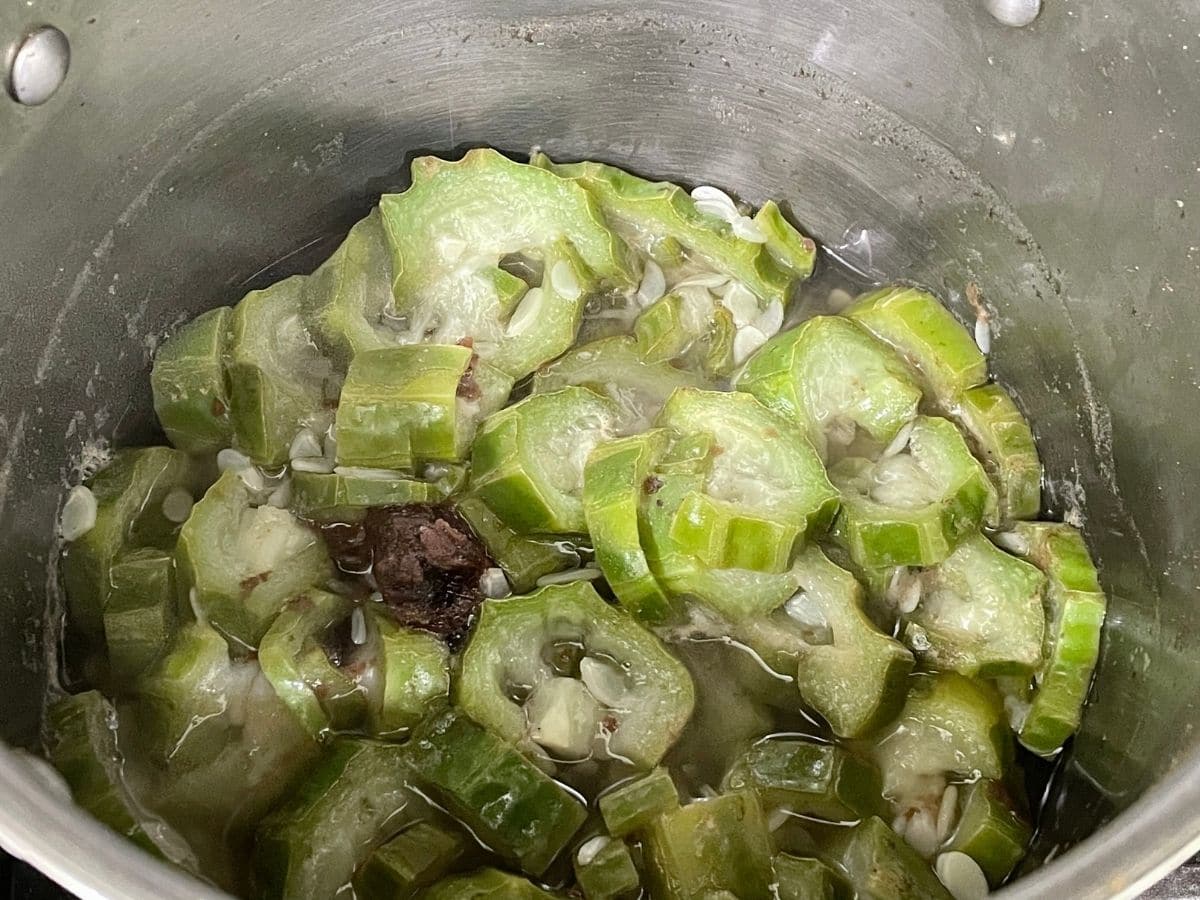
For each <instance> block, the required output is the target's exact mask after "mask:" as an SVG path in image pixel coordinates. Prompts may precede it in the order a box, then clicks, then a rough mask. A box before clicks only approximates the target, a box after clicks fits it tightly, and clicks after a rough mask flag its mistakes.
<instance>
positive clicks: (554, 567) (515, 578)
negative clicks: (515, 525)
mask: <svg viewBox="0 0 1200 900" xmlns="http://www.w3.org/2000/svg"><path fill="white" fill-rule="evenodd" d="M454 508H455V509H456V510H457V511H458V514H459V515H461V516H462V517H463V518H464V519H466V520H467V522H468V524H470V526H471V530H472V531H474V532H475V534H476V536H477V537H478V538H479V539H480V540H481V541H483V543H484V544H485V545H486V546H487V552H488V556H490V557H491V558H492V559H494V560H495V561H496V564H497V565H499V566H500V568H502V569H503V570H504V574H505V575H506V576H507V577H508V581H509V583H510V584H511V585H512V589H513V591H514V592H515V593H518V594H524V593H527V592H528V591H531V590H533V588H534V587H535V586H536V585H537V580H538V579H539V578H541V577H542V576H543V575H550V574H552V573H554V572H561V571H562V570H563V569H570V568H574V567H576V566H578V565H579V554H578V553H576V552H575V551H574V550H573V549H571V547H570V546H569V545H567V544H565V543H564V542H562V541H554V540H549V539H548V540H545V541H541V540H536V539H533V538H528V537H523V536H522V535H519V534H517V532H516V531H514V530H513V529H512V528H510V527H509V526H508V525H506V524H505V523H504V521H503V520H502V519H501V518H500V517H499V516H497V515H496V514H495V513H494V512H492V511H491V509H490V508H489V507H488V505H487V504H486V503H484V502H483V501H482V500H481V499H479V497H477V496H475V495H474V494H471V495H468V496H466V497H463V498H462V499H460V500H459V501H458V502H457V503H456V504H455V506H454Z"/></svg>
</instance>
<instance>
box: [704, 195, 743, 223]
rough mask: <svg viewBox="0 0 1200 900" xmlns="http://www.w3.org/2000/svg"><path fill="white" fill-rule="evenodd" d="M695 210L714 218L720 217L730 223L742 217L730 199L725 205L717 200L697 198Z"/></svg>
mask: <svg viewBox="0 0 1200 900" xmlns="http://www.w3.org/2000/svg"><path fill="white" fill-rule="evenodd" d="M696 212H699V213H703V214H704V215H706V216H712V217H713V218H715V219H721V220H722V221H723V222H728V223H729V224H730V225H732V224H733V223H734V222H736V221H737V220H738V219H740V218H741V217H742V214H741V213H740V212H738V211H737V207H736V206H734V205H733V202H732V201H730V205H729V206H726V205H725V204H724V203H721V202H719V201H717V200H697V201H696Z"/></svg>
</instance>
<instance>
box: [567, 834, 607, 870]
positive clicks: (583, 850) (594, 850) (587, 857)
mask: <svg viewBox="0 0 1200 900" xmlns="http://www.w3.org/2000/svg"><path fill="white" fill-rule="evenodd" d="M610 840H612V839H611V838H610V837H609V836H608V835H606V834H598V835H596V836H595V837H594V838H590V839H589V840H586V841H584V842H583V843H582V844H580V845H579V852H578V853H577V854H576V856H575V858H576V859H577V860H579V864H580V865H581V866H588V865H591V863H592V860H594V859H595V858H596V856H597V855H598V854H599V853H600V851H601V850H603V849H604V848H605V847H607V846H608V844H609V841H610Z"/></svg>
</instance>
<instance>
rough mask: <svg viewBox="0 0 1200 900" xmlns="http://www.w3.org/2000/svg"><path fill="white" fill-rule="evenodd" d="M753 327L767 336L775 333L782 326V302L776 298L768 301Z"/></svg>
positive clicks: (772, 335)
mask: <svg viewBox="0 0 1200 900" xmlns="http://www.w3.org/2000/svg"><path fill="white" fill-rule="evenodd" d="M754 327H755V328H757V329H758V330H759V331H761V332H762V333H763V334H765V335H766V336H767V337H774V336H775V335H777V334H778V333H779V329H780V328H782V327H783V304H782V303H780V302H779V301H778V300H772V301H771V302H770V303H768V304H767V308H766V309H765V310H763V314H762V315H761V316H759V317H758V321H757V322H755V323H754Z"/></svg>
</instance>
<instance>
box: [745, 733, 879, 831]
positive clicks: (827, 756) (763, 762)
mask: <svg viewBox="0 0 1200 900" xmlns="http://www.w3.org/2000/svg"><path fill="white" fill-rule="evenodd" d="M722 787H723V789H724V790H742V789H750V790H753V791H756V792H757V793H758V796H759V799H760V800H761V801H762V805H763V806H764V807H765V808H767V809H784V810H787V811H788V812H791V813H797V814H800V815H807V816H815V817H817V818H820V819H827V820H829V821H831V822H845V821H851V820H855V819H860V818H864V817H866V816H872V815H877V814H879V813H881V812H883V811H884V803H883V794H882V789H883V785H882V782H881V780H880V776H879V769H877V768H876V767H875V765H874V764H872V763H869V762H867V761H866V760H862V759H859V758H858V757H857V756H854V755H853V754H852V753H850V752H848V751H846V750H844V749H842V748H841V747H838V746H836V745H834V744H825V743H820V742H818V741H813V740H804V739H802V738H766V739H764V740H761V741H759V742H758V743H756V744H755V745H754V746H753V747H751V748H750V749H749V750H747V751H746V752H745V753H744V754H743V755H742V756H741V757H740V758H739V759H738V760H737V762H735V763H734V765H733V768H732V769H730V770H729V772H728V773H727V774H726V776H725V783H724V785H722Z"/></svg>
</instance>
